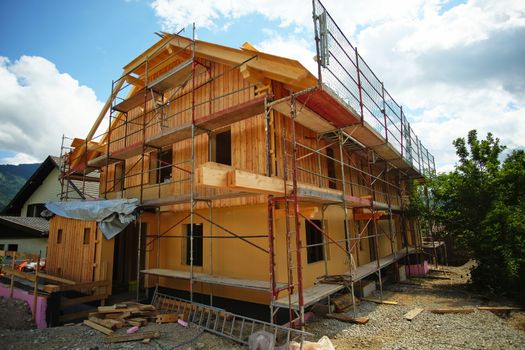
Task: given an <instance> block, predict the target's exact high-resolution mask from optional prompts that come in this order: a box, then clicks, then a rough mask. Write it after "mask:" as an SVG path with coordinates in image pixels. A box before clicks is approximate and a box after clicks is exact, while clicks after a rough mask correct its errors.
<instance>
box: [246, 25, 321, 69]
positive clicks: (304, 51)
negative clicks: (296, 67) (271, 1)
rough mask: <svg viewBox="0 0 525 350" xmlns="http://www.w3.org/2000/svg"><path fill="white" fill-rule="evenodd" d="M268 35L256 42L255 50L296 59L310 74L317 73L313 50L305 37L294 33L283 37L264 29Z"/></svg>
mask: <svg viewBox="0 0 525 350" xmlns="http://www.w3.org/2000/svg"><path fill="white" fill-rule="evenodd" d="M265 32H266V34H267V35H268V37H267V38H266V39H265V40H263V41H261V42H260V43H258V44H256V45H255V47H256V48H257V50H259V51H262V52H266V53H270V54H273V55H279V56H282V57H287V58H292V59H295V60H298V61H299V62H301V63H302V64H303V66H305V67H306V68H307V69H308V70H309V71H310V72H311V73H312V74H314V75H317V63H316V62H315V51H313V50H311V49H310V47H309V46H310V45H309V42H308V41H307V40H306V39H305V38H301V37H298V36H296V35H295V34H294V35H289V36H286V37H283V36H281V35H279V33H278V32H276V31H273V30H265Z"/></svg>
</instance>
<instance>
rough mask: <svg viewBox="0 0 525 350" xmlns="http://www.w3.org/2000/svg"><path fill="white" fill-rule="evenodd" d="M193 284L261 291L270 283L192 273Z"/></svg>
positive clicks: (172, 273)
mask: <svg viewBox="0 0 525 350" xmlns="http://www.w3.org/2000/svg"><path fill="white" fill-rule="evenodd" d="M140 272H142V273H144V274H147V275H154V276H160V277H169V278H179V279H185V280H188V279H190V277H191V275H190V272H189V271H179V270H169V269H146V270H141V271H140ZM193 281H194V282H202V283H209V284H217V285H223V286H230V287H237V288H245V289H255V290H262V291H269V290H270V282H268V281H259V280H253V279H241V278H234V277H227V276H218V275H208V274H205V273H193ZM278 287H279V288H283V287H285V284H284V283H278Z"/></svg>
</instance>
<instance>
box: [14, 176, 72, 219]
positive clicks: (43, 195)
mask: <svg viewBox="0 0 525 350" xmlns="http://www.w3.org/2000/svg"><path fill="white" fill-rule="evenodd" d="M58 175H59V171H58V169H53V170H52V171H51V172H50V173H49V175H47V177H46V178H45V180H44V181H43V182H42V184H41V185H40V186H38V188H37V189H36V190H35V191H34V192H33V194H32V195H31V196H30V197H29V198H28V199H27V201H26V202H25V203H24V206H23V207H22V211H21V213H20V216H27V206H28V205H30V204H38V203H47V202H49V201H57V200H60V190H61V187H60V181H59V179H58ZM69 197H70V198H76V199H80V196H79V195H78V194H77V193H75V192H74V191H72V190H71V189H70V192H69Z"/></svg>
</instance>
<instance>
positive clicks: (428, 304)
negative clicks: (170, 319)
mask: <svg viewBox="0 0 525 350" xmlns="http://www.w3.org/2000/svg"><path fill="white" fill-rule="evenodd" d="M470 266H471V265H470V264H466V265H464V266H461V267H439V270H440V271H432V272H431V274H430V276H431V277H432V276H433V277H434V278H411V279H409V280H408V281H406V282H402V283H394V284H390V285H387V286H385V288H384V293H383V299H384V300H391V301H396V302H397V303H398V304H397V305H385V304H375V303H371V302H366V301H361V302H360V303H359V304H358V305H357V307H356V309H357V315H355V316H366V317H368V318H369V322H368V323H367V324H366V325H356V324H350V323H344V322H340V321H337V320H332V319H326V318H323V317H322V316H321V315H317V316H316V317H315V319H314V320H313V321H312V322H311V323H309V324H308V325H307V329H306V330H307V331H308V332H310V333H312V334H313V336H311V337H310V339H309V340H317V339H319V338H320V337H321V336H323V335H327V336H328V337H330V339H331V340H332V342H333V344H334V346H335V348H336V349H338V350H341V349H525V313H524V312H522V311H512V312H510V313H508V314H494V313H491V312H489V311H475V312H472V313H468V314H444V315H442V314H434V313H431V312H429V311H428V309H431V308H448V307H476V306H513V304H512V303H511V302H510V301H509V300H505V299H503V298H494V297H492V298H487V297H486V296H484V295H477V294H473V293H471V292H469V291H468V290H467V288H466V282H467V281H468V278H469V269H470ZM374 296H375V297H379V294H377V293H376V294H375V295H374ZM416 307H420V308H423V309H424V311H422V312H421V313H420V314H419V315H418V316H417V317H416V318H414V319H413V320H412V321H407V320H405V319H404V317H403V315H404V314H405V313H406V312H408V311H410V310H412V309H414V308H416ZM0 308H1V311H0V344H1V345H0V348H2V349H28V348H34V347H38V348H39V349H42V350H44V349H79V350H80V349H93V350H94V349H126V348H129V349H175V348H176V349H187V350H200V349H211V350H213V349H242V348H243V347H242V346H240V345H238V344H235V343H233V342H231V341H229V340H227V339H224V338H221V337H218V336H215V335H212V334H209V333H207V332H203V331H202V330H200V329H199V328H198V327H196V326H192V325H190V327H188V328H184V327H182V326H180V325H178V324H163V325H154V324H150V325H148V326H146V327H143V329H142V330H143V331H147V330H156V331H159V332H160V334H161V336H160V338H158V339H156V340H154V341H151V342H150V343H149V344H143V343H142V342H138V341H135V342H127V343H117V344H106V343H104V335H103V334H101V333H99V332H98V331H95V330H93V329H91V328H89V327H87V326H84V325H81V324H77V325H71V326H65V327H55V328H49V329H43V330H38V329H35V328H34V324H33V322H32V321H31V314H30V312H29V309H28V307H27V304H25V303H23V302H20V301H16V300H15V301H13V300H7V299H0ZM346 314H347V315H348V316H354V314H353V310H350V311H348V312H347V313H346ZM123 332H125V329H121V330H119V333H123Z"/></svg>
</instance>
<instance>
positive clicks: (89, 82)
mask: <svg viewBox="0 0 525 350" xmlns="http://www.w3.org/2000/svg"><path fill="white" fill-rule="evenodd" d="M0 10H1V11H0V16H1V17H0V32H1V33H2V36H3V39H2V42H1V45H0V55H3V56H6V57H8V58H9V59H10V60H11V61H15V60H16V59H18V58H19V57H20V56H22V55H29V56H41V57H44V58H46V59H48V60H49V61H51V62H53V63H54V64H55V65H56V66H57V68H58V70H59V71H60V72H67V73H68V74H70V75H71V76H72V77H74V78H75V79H76V80H78V81H79V82H80V84H82V85H86V86H89V87H91V88H92V89H94V90H95V93H96V95H97V98H98V99H99V100H101V101H102V100H105V99H106V97H107V95H108V94H109V93H110V91H111V81H112V79H117V78H118V77H119V74H120V72H121V68H122V67H123V66H124V65H125V64H126V63H127V62H129V61H131V60H132V59H133V58H134V57H136V56H137V55H138V54H140V53H141V52H142V51H144V50H145V49H147V48H148V47H149V46H151V45H153V44H154V43H155V42H156V41H157V40H158V39H159V37H158V36H156V35H154V34H153V33H154V32H158V31H161V30H162V29H163V28H162V21H161V19H160V18H159V17H158V16H155V12H154V10H153V8H152V7H151V4H150V2H149V1H146V0H137V1H125V0H89V1H70V0H53V1H41V0H24V1H20V0H4V1H2V2H1V3H0ZM216 23H217V26H218V27H219V30H210V29H208V28H199V29H198V36H199V38H201V39H202V40H206V41H211V42H215V43H220V44H223V45H227V46H233V47H239V46H241V45H242V44H243V43H244V41H247V40H248V39H249V40H250V41H253V42H260V41H262V40H263V38H264V33H263V32H262V31H261V30H260V29H261V28H265V27H267V28H272V27H278V25H279V21H277V20H275V21H271V20H266V19H264V18H262V16H260V15H247V16H243V17H241V18H238V19H236V20H234V21H228V20H225V19H218V20H216ZM226 23H228V30H227V31H226V30H222V29H220V28H222V27H223V26H224V25H225V24H226ZM183 28H184V27H183V26H180V27H179V28H178V29H179V30H180V29H183ZM184 29H185V31H184V32H183V33H182V35H186V36H191V28H190V27H189V26H188V27H186V28H184ZM280 30H281V31H282V32H283V33H286V32H288V31H289V30H290V28H281V29H280Z"/></svg>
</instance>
